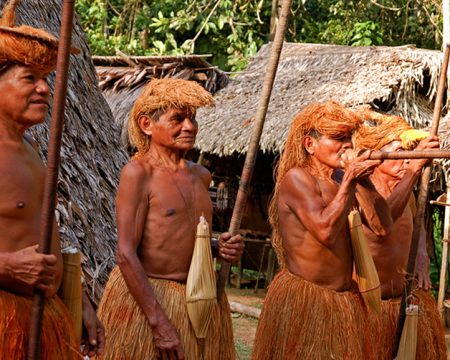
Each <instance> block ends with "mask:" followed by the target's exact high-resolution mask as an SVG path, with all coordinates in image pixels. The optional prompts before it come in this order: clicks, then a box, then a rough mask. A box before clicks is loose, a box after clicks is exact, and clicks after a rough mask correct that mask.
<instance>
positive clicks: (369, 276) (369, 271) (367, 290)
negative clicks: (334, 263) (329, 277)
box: [348, 210, 381, 314]
mask: <svg viewBox="0 0 450 360" xmlns="http://www.w3.org/2000/svg"><path fill="white" fill-rule="evenodd" d="M348 223H349V226H350V237H351V241H352V249H353V256H354V259H355V272H356V282H357V283H358V288H359V292H360V293H361V295H362V297H363V299H364V302H365V303H366V305H367V306H368V307H370V308H371V309H372V310H373V311H375V312H376V313H377V314H379V313H380V311H381V289H380V279H379V278H378V272H377V269H376V267H375V263H374V262H373V259H372V255H371V254H370V250H369V247H368V245H367V240H366V237H365V235H364V231H363V227H362V222H361V216H360V215H359V212H358V210H352V211H350V214H349V215H348Z"/></svg>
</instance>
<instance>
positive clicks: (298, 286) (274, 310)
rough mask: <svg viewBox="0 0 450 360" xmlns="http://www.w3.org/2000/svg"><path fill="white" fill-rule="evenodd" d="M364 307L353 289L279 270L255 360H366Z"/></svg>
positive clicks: (265, 310) (260, 328)
mask: <svg viewBox="0 0 450 360" xmlns="http://www.w3.org/2000/svg"><path fill="white" fill-rule="evenodd" d="M365 309H366V307H365V305H364V304H363V301H362V298H361V296H360V295H359V294H358V293H356V292H349V291H347V292H336V291H333V290H329V289H326V288H323V287H320V286H318V285H315V284H313V283H311V282H309V281H306V280H304V279H302V278H301V277H299V276H296V275H293V274H292V273H290V272H288V271H286V270H283V271H282V272H280V273H279V274H278V275H277V276H276V277H275V279H274V280H273V281H272V283H271V284H270V287H269V291H268V293H267V295H266V299H265V301H264V308H263V311H262V314H261V317H260V319H259V324H258V328H257V331H256V339H255V345H254V351H253V359H254V360H275V359H279V360H281V359H283V360H288V359H308V360H315V359H366V357H365V353H366V349H365V348H364V323H365V317H366V310H365Z"/></svg>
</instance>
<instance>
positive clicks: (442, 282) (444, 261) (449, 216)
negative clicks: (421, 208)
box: [438, 184, 450, 322]
mask: <svg viewBox="0 0 450 360" xmlns="http://www.w3.org/2000/svg"><path fill="white" fill-rule="evenodd" d="M449 185H450V184H447V199H450V187H449ZM446 202H448V200H447V201H446ZM444 214H445V215H444V236H443V239H442V257H441V274H440V278H439V295H438V310H439V315H440V316H441V319H442V321H443V322H444V321H445V307H444V300H445V299H444V298H445V288H446V285H447V265H448V241H449V230H450V229H449V225H450V208H449V207H448V206H446V207H445V212H444Z"/></svg>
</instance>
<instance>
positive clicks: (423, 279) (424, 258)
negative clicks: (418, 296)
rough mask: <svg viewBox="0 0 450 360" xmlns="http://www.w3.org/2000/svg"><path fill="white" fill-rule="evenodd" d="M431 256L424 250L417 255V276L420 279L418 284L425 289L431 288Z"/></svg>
mask: <svg viewBox="0 0 450 360" xmlns="http://www.w3.org/2000/svg"><path fill="white" fill-rule="evenodd" d="M429 267H430V258H429V257H428V254H427V253H426V252H423V251H419V252H418V253H417V257H416V266H415V276H416V278H417V281H418V286H419V288H421V289H424V290H425V291H428V290H429V289H430V288H431V280H430V272H429Z"/></svg>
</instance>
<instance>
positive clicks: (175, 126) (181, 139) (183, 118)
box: [151, 108, 198, 151]
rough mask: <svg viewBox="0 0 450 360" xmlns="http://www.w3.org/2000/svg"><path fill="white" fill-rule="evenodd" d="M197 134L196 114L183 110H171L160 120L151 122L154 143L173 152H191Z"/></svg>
mask: <svg viewBox="0 0 450 360" xmlns="http://www.w3.org/2000/svg"><path fill="white" fill-rule="evenodd" d="M197 132H198V124H197V121H196V120H195V113H192V112H190V111H188V110H187V109H183V108H182V109H176V108H172V109H169V110H167V111H166V112H165V113H163V114H162V115H161V116H160V117H159V119H158V120H152V121H151V137H152V140H151V141H152V143H153V144H158V145H162V146H164V147H168V148H172V149H173V150H181V151H188V150H191V149H192V148H193V147H194V143H195V137H196V135H197Z"/></svg>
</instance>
